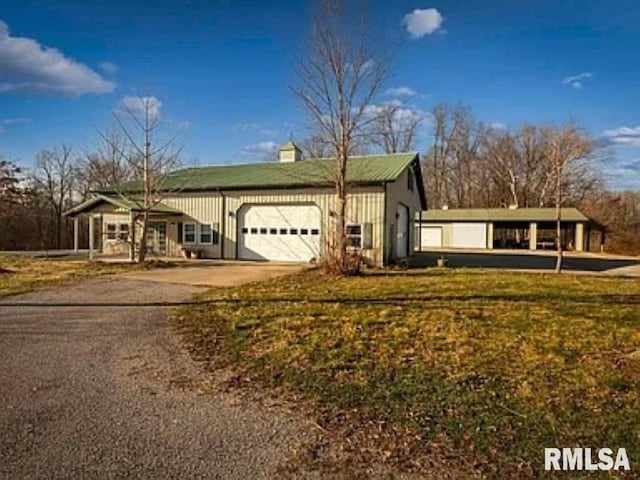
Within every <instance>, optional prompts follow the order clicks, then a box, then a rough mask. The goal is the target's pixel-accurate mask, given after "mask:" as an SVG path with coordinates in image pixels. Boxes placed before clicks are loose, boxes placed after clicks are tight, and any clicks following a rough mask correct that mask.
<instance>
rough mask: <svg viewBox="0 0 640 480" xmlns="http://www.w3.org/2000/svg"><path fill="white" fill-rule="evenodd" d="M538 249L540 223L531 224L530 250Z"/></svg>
mask: <svg viewBox="0 0 640 480" xmlns="http://www.w3.org/2000/svg"><path fill="white" fill-rule="evenodd" d="M537 249H538V223H537V222H531V223H530V224H529V250H537Z"/></svg>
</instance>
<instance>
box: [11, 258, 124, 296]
mask: <svg viewBox="0 0 640 480" xmlns="http://www.w3.org/2000/svg"><path fill="white" fill-rule="evenodd" d="M131 268H135V267H134V266H132V265H128V264H121V263H120V264H117V263H101V262H89V261H86V260H60V259H42V258H30V257H17V256H16V257H8V256H0V297H4V296H7V295H15V294H18V293H25V292H29V291H32V290H34V289H36V288H38V287H41V286H45V285H51V284H54V283H60V282H65V281H73V280H78V279H82V278H89V277H94V276H97V275H106V274H111V273H118V272H123V271H126V270H130V269H131Z"/></svg>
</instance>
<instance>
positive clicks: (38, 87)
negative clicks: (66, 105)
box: [0, 20, 116, 95]
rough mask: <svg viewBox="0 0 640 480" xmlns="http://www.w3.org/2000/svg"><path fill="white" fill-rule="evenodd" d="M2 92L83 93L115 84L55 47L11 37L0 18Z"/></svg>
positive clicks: (107, 88)
mask: <svg viewBox="0 0 640 480" xmlns="http://www.w3.org/2000/svg"><path fill="white" fill-rule="evenodd" d="M0 69H1V71H2V79H0V93H14V92H15V93H20V92H24V93H46V94H61V95H84V94H86V93H109V92H112V91H113V90H114V89H115V88H116V84H115V83H113V82H110V81H108V80H105V79H104V78H102V77H101V76H100V75H99V74H97V73H96V72H94V71H93V70H91V69H90V68H89V67H87V66H86V65H84V64H82V63H79V62H77V61H75V60H73V59H71V58H69V57H66V56H65V55H64V54H63V53H62V52H60V51H59V50H57V49H55V48H50V47H46V46H43V45H40V44H39V43H38V42H37V41H36V40H33V39H31V38H26V37H12V36H11V35H10V33H9V27H8V25H7V24H6V23H4V22H3V21H2V20H0Z"/></svg>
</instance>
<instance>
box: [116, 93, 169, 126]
mask: <svg viewBox="0 0 640 480" xmlns="http://www.w3.org/2000/svg"><path fill="white" fill-rule="evenodd" d="M161 107H162V102H161V101H160V100H159V99H158V98H156V97H154V96H153V95H151V96H147V97H138V96H133V95H127V96H126V97H123V98H122V100H120V102H119V103H118V105H117V106H116V112H117V113H125V114H129V115H133V116H135V117H137V118H144V116H145V115H146V113H147V112H148V113H149V118H150V119H151V120H157V119H158V118H160V108H161Z"/></svg>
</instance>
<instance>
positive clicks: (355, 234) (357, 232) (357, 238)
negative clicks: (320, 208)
mask: <svg viewBox="0 0 640 480" xmlns="http://www.w3.org/2000/svg"><path fill="white" fill-rule="evenodd" d="M345 236H346V237H347V246H348V247H353V248H360V247H362V225H357V224H350V225H347V226H346V228H345Z"/></svg>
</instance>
